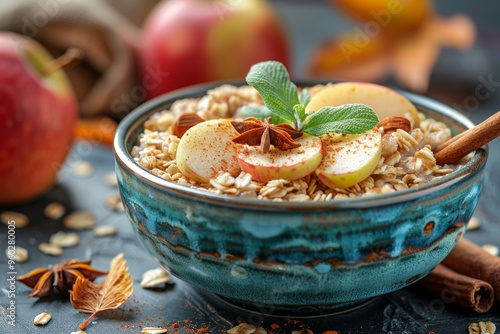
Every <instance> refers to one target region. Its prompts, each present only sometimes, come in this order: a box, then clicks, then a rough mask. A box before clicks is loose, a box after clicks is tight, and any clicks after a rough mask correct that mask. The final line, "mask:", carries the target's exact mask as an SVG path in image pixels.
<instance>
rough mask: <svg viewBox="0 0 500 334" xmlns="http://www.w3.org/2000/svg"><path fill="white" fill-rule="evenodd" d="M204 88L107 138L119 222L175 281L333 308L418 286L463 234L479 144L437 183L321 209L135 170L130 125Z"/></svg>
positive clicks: (426, 106) (152, 106) (247, 298)
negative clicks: (121, 211) (233, 194)
mask: <svg viewBox="0 0 500 334" xmlns="http://www.w3.org/2000/svg"><path fill="white" fill-rule="evenodd" d="M206 89H207V87H202V88H201V89H196V90H194V91H193V90H190V91H184V92H181V93H176V94H170V95H166V96H163V97H161V98H159V99H156V100H153V101H152V102H150V103H148V104H146V105H144V106H142V107H140V108H138V109H137V110H136V111H135V112H134V113H132V114H131V115H130V116H128V117H127V118H126V119H125V120H124V121H122V123H121V124H120V127H119V129H118V132H117V135H116V138H115V154H116V162H117V163H116V172H117V176H118V183H119V188H120V193H121V196H122V199H123V202H124V204H125V208H126V213H127V215H128V218H129V220H130V222H131V223H132V225H133V227H134V229H135V231H136V232H137V236H138V238H139V239H140V240H141V242H142V244H143V245H144V246H145V247H146V248H147V249H148V250H149V252H150V253H151V255H152V256H153V257H154V258H156V259H157V261H158V262H159V263H160V264H161V265H162V266H164V267H165V268H167V269H168V270H169V271H170V272H171V273H172V274H173V275H175V276H177V277H179V278H180V279H182V280H184V281H186V282H188V283H190V284H191V285H193V286H195V287H198V288H201V289H203V290H207V291H209V292H212V293H215V294H217V295H219V296H221V297H224V298H226V299H229V300H232V301H237V302H239V303H240V304H244V305H245V306H246V305H252V306H254V307H255V308H257V309H259V310H262V309H263V308H274V309H278V310H279V309H296V310H299V311H300V310H301V309H302V310H303V311H304V312H306V311H311V312H315V311H317V312H321V310H323V309H325V308H328V309H329V310H331V309H334V310H341V309H342V308H345V307H347V306H352V305H354V304H356V303H362V302H364V301H365V300H367V299H369V298H371V297H375V296H379V295H382V294H385V293H389V292H391V291H394V290H397V289H400V288H403V287H405V286H407V285H409V284H411V283H413V282H415V281H417V280H419V279H421V278H422V277H424V276H425V275H426V274H428V273H429V272H430V271H431V270H432V269H433V268H434V266H435V265H436V264H437V263H439V262H440V261H441V260H442V259H443V258H444V257H445V256H446V255H447V254H448V253H449V252H450V251H451V249H452V248H453V247H454V245H455V244H456V242H457V241H458V239H459V238H460V237H461V236H462V235H463V233H464V232H465V229H466V225H467V222H468V220H469V218H470V217H471V215H472V213H473V211H474V208H475V206H476V204H477V201H478V198H479V194H480V191H481V186H482V173H483V169H484V165H485V162H486V157H487V152H486V151H485V150H482V149H481V150H478V152H477V153H476V155H475V156H474V157H473V159H472V160H471V161H470V162H469V163H467V164H466V165H465V166H464V167H463V168H461V169H460V170H459V171H457V172H454V173H452V174H450V175H447V176H445V177H443V178H442V180H440V181H439V182H435V181H434V182H433V183H429V184H426V185H423V186H418V187H416V188H413V189H409V190H404V191H401V192H400V193H399V192H398V193H393V194H388V195H380V196H374V197H369V198H360V199H354V200H338V201H333V202H330V203H310V202H309V203H272V202H266V203H259V201H258V200H250V199H235V198H228V197H227V196H222V195H217V194H210V193H205V192H203V191H201V190H194V189H190V188H188V187H184V186H180V185H176V184H171V183H169V182H167V181H165V180H161V179H160V178H157V177H155V176H153V175H151V174H149V173H147V172H146V171H145V170H143V169H142V168H141V167H139V166H138V165H137V164H135V163H134V162H133V160H132V159H131V157H130V155H129V154H128V150H129V149H130V148H131V146H132V145H133V143H134V140H135V138H137V135H138V133H139V132H140V131H141V130H142V129H141V127H140V124H141V123H142V122H143V121H144V120H145V119H146V118H147V117H148V116H149V115H151V114H152V113H153V112H155V111H156V110H159V109H161V108H162V107H165V106H168V105H169V104H170V103H171V102H172V101H174V100H175V99H177V98H180V97H184V96H189V97H190V96H195V95H196V94H198V95H202V94H203V93H204V92H205V91H206ZM407 96H408V97H409V98H410V99H411V100H412V101H413V102H414V103H415V104H416V105H417V107H419V109H420V110H422V111H423V112H426V113H427V112H428V113H429V114H430V115H431V116H432V117H435V118H439V119H440V120H442V121H445V122H447V123H448V124H449V125H450V127H451V128H452V129H453V130H454V131H455V132H457V131H462V130H463V129H465V128H467V127H470V126H471V124H470V122H469V121H468V120H467V119H464V118H463V116H460V115H459V114H458V113H457V112H455V111H453V110H452V109H450V108H448V107H446V106H443V105H441V104H439V103H436V102H434V101H431V100H428V99H425V98H422V97H419V96H415V95H412V94H407ZM261 202H262V201H261Z"/></svg>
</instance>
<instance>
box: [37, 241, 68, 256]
mask: <svg viewBox="0 0 500 334" xmlns="http://www.w3.org/2000/svg"><path fill="white" fill-rule="evenodd" d="M38 249H39V250H40V251H41V252H42V253H44V254H47V255H52V256H60V255H62V253H63V252H64V251H63V249H62V248H61V247H60V246H58V245H51V244H47V243H45V242H42V243H41V244H39V245H38Z"/></svg>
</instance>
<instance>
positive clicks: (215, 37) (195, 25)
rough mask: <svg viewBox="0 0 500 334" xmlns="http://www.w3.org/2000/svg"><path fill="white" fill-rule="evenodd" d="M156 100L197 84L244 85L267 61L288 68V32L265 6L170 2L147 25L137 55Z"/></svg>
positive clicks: (255, 0) (258, 1) (258, 0)
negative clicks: (252, 71) (232, 82)
mask: <svg viewBox="0 0 500 334" xmlns="http://www.w3.org/2000/svg"><path fill="white" fill-rule="evenodd" d="M139 58H140V63H141V71H142V83H143V86H144V88H145V89H146V91H147V97H148V98H152V97H155V96H158V95H161V94H163V93H165V92H168V91H171V90H174V89H176V88H180V87H185V86H189V85H193V84H197V83H203V82H209V81H218V80H229V79H241V78H244V77H245V75H246V74H247V73H248V70H249V69H250V67H251V65H253V64H255V63H258V62H260V61H264V60H276V61H279V62H281V63H283V64H284V65H285V66H288V64H289V50H288V41H287V38H286V34H285V30H284V28H283V26H282V24H281V22H280V20H279V18H278V17H277V15H276V14H275V12H274V11H273V8H272V7H271V6H270V5H269V4H268V3H267V2H266V1H264V0H252V1H212V0H169V1H163V2H161V3H160V4H158V5H157V6H156V7H155V8H153V10H152V11H151V14H150V15H149V16H148V18H147V19H146V21H145V24H144V29H143V39H142V45H141V47H140V50H139Z"/></svg>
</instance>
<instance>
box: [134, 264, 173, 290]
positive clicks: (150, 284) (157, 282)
mask: <svg viewBox="0 0 500 334" xmlns="http://www.w3.org/2000/svg"><path fill="white" fill-rule="evenodd" d="M170 280H171V277H170V275H169V274H168V273H167V272H166V271H165V269H163V268H156V269H151V270H148V271H146V272H145V273H144V274H142V281H141V284H140V285H141V288H144V289H151V288H158V287H160V286H163V285H165V284H167V283H168V282H170Z"/></svg>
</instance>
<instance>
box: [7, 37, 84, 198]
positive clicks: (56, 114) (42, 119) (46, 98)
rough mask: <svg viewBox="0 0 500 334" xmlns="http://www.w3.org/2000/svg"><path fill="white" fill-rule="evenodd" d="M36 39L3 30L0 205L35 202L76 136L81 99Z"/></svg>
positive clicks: (44, 189) (51, 182)
mask: <svg viewBox="0 0 500 334" xmlns="http://www.w3.org/2000/svg"><path fill="white" fill-rule="evenodd" d="M51 60H52V57H51V56H50V54H49V53H48V52H47V51H46V50H45V49H44V48H43V46H41V45H40V44H39V43H38V42H36V41H34V40H33V39H30V38H28V37H24V36H21V35H18V34H14V33H6V32H3V33H0V143H1V145H0V189H1V191H0V204H15V203H21V202H25V201H28V200H31V199H33V198H35V197H37V196H39V195H41V194H43V193H44V192H46V191H47V190H49V189H50V188H51V187H52V186H53V185H54V183H55V181H56V177H57V172H58V171H59V169H60V167H61V166H62V165H63V163H64V160H65V159H66V156H67V154H68V152H69V149H70V147H71V143H72V140H73V128H74V126H75V123H76V118H77V114H78V109H77V102H76V98H75V96H74V93H73V90H72V88H71V86H70V83H69V81H68V79H67V77H66V75H65V73H64V72H63V71H62V70H56V71H54V72H52V73H50V74H45V75H44V74H42V72H41V68H42V67H43V66H44V65H45V64H47V63H49V62H50V61H51Z"/></svg>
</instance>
